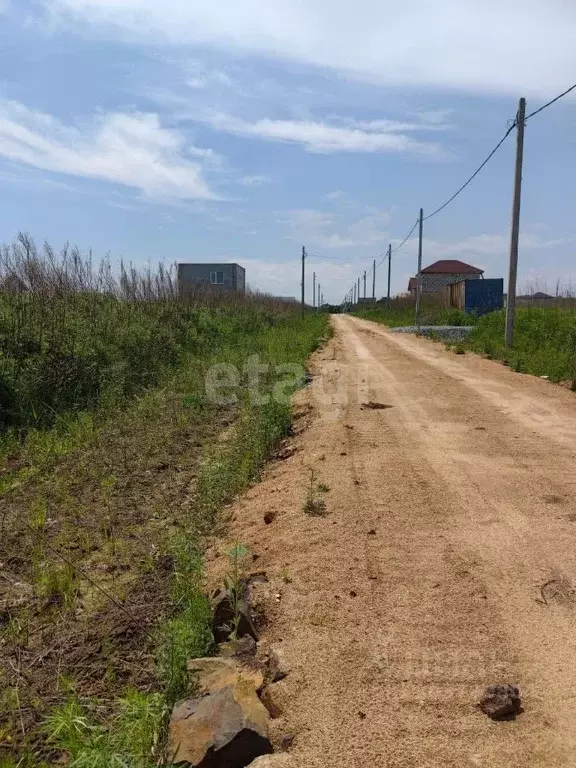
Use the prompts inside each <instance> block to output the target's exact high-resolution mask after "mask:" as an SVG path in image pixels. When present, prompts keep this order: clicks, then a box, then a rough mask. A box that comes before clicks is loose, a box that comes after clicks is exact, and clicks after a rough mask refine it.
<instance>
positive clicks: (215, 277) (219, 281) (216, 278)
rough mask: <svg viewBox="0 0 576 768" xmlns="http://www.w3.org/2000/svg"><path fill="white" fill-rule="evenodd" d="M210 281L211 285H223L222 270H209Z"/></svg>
mask: <svg viewBox="0 0 576 768" xmlns="http://www.w3.org/2000/svg"><path fill="white" fill-rule="evenodd" d="M210 282H211V284H212V285H224V272H210Z"/></svg>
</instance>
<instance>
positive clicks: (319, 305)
mask: <svg viewBox="0 0 576 768" xmlns="http://www.w3.org/2000/svg"><path fill="white" fill-rule="evenodd" d="M321 306H322V305H321V304H320V283H318V309H320V307H321Z"/></svg>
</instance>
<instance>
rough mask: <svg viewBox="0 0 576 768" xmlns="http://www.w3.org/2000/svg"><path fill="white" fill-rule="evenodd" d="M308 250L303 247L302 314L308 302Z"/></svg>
mask: <svg viewBox="0 0 576 768" xmlns="http://www.w3.org/2000/svg"><path fill="white" fill-rule="evenodd" d="M305 265H306V248H305V247H304V246H302V312H304V304H305V301H306V282H305V280H306V266H305Z"/></svg>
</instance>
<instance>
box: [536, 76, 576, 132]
mask: <svg viewBox="0 0 576 768" xmlns="http://www.w3.org/2000/svg"><path fill="white" fill-rule="evenodd" d="M575 89H576V83H574V85H571V86H570V88H567V89H566V90H565V91H564V92H563V93H560V94H559V95H558V96H556V97H555V98H554V99H552V101H549V102H548V103H547V104H544V106H543V107H540V108H539V109H535V110H534V112H530V114H529V115H526V118H525V120H524V122H526V120H530V118H531V117H534V115H537V114H538V113H540V112H543V111H544V110H545V109H548V107H551V106H552V104H555V103H556V102H557V101H560V99H563V98H564V96H567V95H568V94H569V93H570V92H571V91H573V90H575Z"/></svg>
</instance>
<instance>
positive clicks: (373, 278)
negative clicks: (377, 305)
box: [372, 259, 376, 301]
mask: <svg viewBox="0 0 576 768" xmlns="http://www.w3.org/2000/svg"><path fill="white" fill-rule="evenodd" d="M372 301H376V259H374V261H373V262H372Z"/></svg>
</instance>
